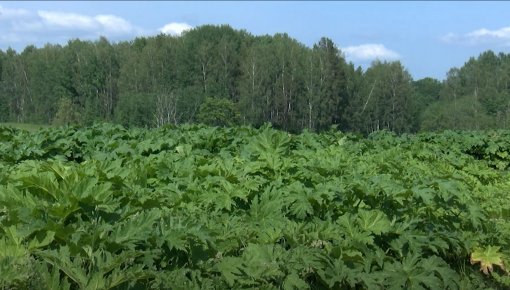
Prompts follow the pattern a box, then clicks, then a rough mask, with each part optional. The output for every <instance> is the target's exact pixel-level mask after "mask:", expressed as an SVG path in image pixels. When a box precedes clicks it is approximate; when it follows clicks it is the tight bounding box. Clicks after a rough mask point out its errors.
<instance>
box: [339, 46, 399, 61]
mask: <svg viewBox="0 0 510 290" xmlns="http://www.w3.org/2000/svg"><path fill="white" fill-rule="evenodd" d="M341 50H342V52H343V53H344V54H345V57H346V58H348V59H351V60H357V61H370V60H375V59H379V60H396V59H399V58H400V55H399V54H398V53H397V52H395V51H393V50H391V49H388V48H386V47H385V46H384V45H382V44H362V45H357V46H348V47H344V48H342V49H341Z"/></svg>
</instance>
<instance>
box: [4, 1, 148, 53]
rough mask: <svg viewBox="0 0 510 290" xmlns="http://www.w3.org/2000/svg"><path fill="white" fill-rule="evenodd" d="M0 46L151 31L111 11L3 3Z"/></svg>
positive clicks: (139, 33) (22, 45) (129, 35)
mask: <svg viewBox="0 0 510 290" xmlns="http://www.w3.org/2000/svg"><path fill="white" fill-rule="evenodd" d="M0 31H2V35H1V36H0V49H5V48H7V47H9V46H11V47H12V46H14V47H17V48H18V49H20V47H21V49H22V48H23V47H24V46H26V45H28V44H37V45H42V44H44V43H47V42H50V43H61V44H63V43H65V42H66V41H67V40H68V39H73V38H80V39H84V40H85V39H88V40H94V39H97V38H98V37H99V36H100V35H102V36H106V37H107V38H109V39H111V40H120V39H126V38H131V37H134V36H139V35H147V34H152V33H154V32H155V31H152V32H149V31H144V30H142V29H141V28H139V27H137V26H135V25H132V24H131V23H130V22H129V21H127V20H126V19H124V18H121V17H119V16H116V15H112V14H100V15H84V14H79V13H69V12H61V11H47V10H39V11H36V10H24V9H8V8H4V7H2V6H0Z"/></svg>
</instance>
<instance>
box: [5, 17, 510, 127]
mask: <svg viewBox="0 0 510 290" xmlns="http://www.w3.org/2000/svg"><path fill="white" fill-rule="evenodd" d="M424 57H426V56H424ZM445 73H446V72H445ZM509 100H510V54H505V53H500V54H495V53H494V52H492V51H487V52H484V53H482V54H481V55H480V56H479V57H477V58H471V59H469V60H468V61H467V62H466V63H465V64H464V65H463V66H462V67H460V68H452V69H451V70H450V71H449V72H448V73H447V77H446V79H445V80H444V81H439V80H435V79H432V78H424V79H421V80H413V79H412V77H411V75H410V74H409V72H408V71H407V69H406V68H405V66H404V64H402V63H400V62H398V61H396V62H380V61H376V62H374V63H373V64H372V65H371V66H370V67H368V68H367V69H366V70H365V71H363V70H362V69H361V68H359V67H358V68H356V67H355V66H354V65H353V64H352V63H348V62H347V61H346V60H345V58H344V57H343V54H342V51H341V50H339V49H338V47H337V46H336V45H335V43H333V41H332V40H331V39H328V38H326V37H323V38H321V39H320V40H318V42H317V43H316V44H314V45H313V46H312V47H306V46H305V45H303V44H302V43H299V42H298V41H297V40H295V39H293V38H291V37H290V36H289V35H287V34H275V35H274V36H268V35H265V36H254V35H251V34H250V33H248V32H246V31H239V30H234V29H232V28H231V27H229V26H227V25H223V26H212V25H204V26H201V27H197V28H195V29H192V30H190V31H188V32H185V33H184V34H183V35H182V36H179V37H172V36H166V35H158V36H153V37H138V38H136V39H134V40H132V41H129V42H127V41H124V42H119V43H111V42H109V41H108V40H107V39H106V38H104V37H102V38H100V39H98V40H97V41H82V40H79V39H74V40H70V41H69V42H68V43H67V44H66V45H64V46H61V45H52V44H47V45H45V46H44V47H41V48H36V47H34V46H27V47H26V48H25V49H24V50H23V51H21V52H19V53H18V52H16V51H14V50H12V49H8V50H7V51H1V50H0V122H20V123H37V124H57V125H60V124H68V123H70V124H78V125H91V124H93V123H94V122H104V121H106V122H114V123H118V124H122V125H123V126H135V127H149V128H153V127H160V126H164V125H166V124H172V125H179V124H185V123H205V124H211V125H229V124H241V125H253V126H255V127H258V126H260V125H262V124H264V123H266V122H269V123H272V124H273V126H274V127H275V128H278V129H283V130H286V131H289V132H293V133H297V132H301V131H302V130H304V129H307V130H309V131H313V132H321V131H324V130H328V129H329V128H330V127H331V126H332V125H335V126H337V128H339V129H341V130H342V131H352V132H359V133H363V134H365V135H368V134H370V133H372V132H375V131H378V130H383V129H385V130H391V131H394V132H397V133H403V132H422V131H440V130H444V129H453V130H480V129H485V128H488V129H496V128H498V129H509V128H510V115H509V114H510V101H509ZM223 105H225V106H226V107H225V110H223V108H219V106H223ZM209 109H211V110H214V111H211V114H207V110H209ZM222 110H223V111H222ZM201 111H202V113H200V112H201ZM215 117H218V118H220V119H218V120H216V119H214V118H215Z"/></svg>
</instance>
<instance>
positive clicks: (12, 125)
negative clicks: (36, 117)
mask: <svg viewBox="0 0 510 290" xmlns="http://www.w3.org/2000/svg"><path fill="white" fill-rule="evenodd" d="M0 127H8V128H15V129H20V130H26V131H30V132H32V131H37V130H40V129H44V128H49V127H50V126H49V125H41V124H27V123H0Z"/></svg>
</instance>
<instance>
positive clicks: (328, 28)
mask: <svg viewBox="0 0 510 290" xmlns="http://www.w3.org/2000/svg"><path fill="white" fill-rule="evenodd" d="M509 11H510V2H499V1H495V2H486V1H479V2H473V1H466V2H463V1H454V2H431V1H423V2H416V1H409V2H402V1H393V2H386V1H376V2H369V1H366V2H363V1H362V2H358V1H356V2H354V1H353V2H341V1H340V2H329V1H326V2H319V1H310V2H304V1H296V2H293V1H282V2H269V1H257V2H247V1H239V2H234V1H224V2H214V1H206V2H199V1H196V2H164V1H155V2H150V1H139V2H138V1H68V2H66V1H53V2H51V1H50V2H47V1H0V49H2V50H4V51H5V50H6V49H7V48H9V47H11V48H14V49H15V50H16V51H18V52H21V51H22V50H23V48H24V47H26V46H27V45H30V44H33V45H35V46H37V47H42V46H43V45H44V44H45V43H52V44H55V43H59V44H66V43H67V41H68V40H69V39H75V38H79V39H82V40H96V39H98V38H99V36H105V37H107V38H108V39H109V40H111V41H114V42H116V41H121V40H131V39H134V38H135V37H137V36H152V35H157V34H159V33H166V34H171V35H179V34H180V33H182V31H184V30H186V29H192V28H194V27H197V26H200V25H205V24H215V25H220V24H228V25H230V26H232V27H233V28H235V29H244V30H246V31H248V32H250V33H252V34H253V35H265V34H269V35H273V34H275V33H288V34H289V36H290V37H292V38H295V39H297V40H298V41H300V42H301V43H303V44H305V45H306V46H308V47H311V46H313V44H314V43H317V42H318V41H319V39H320V38H321V37H323V36H325V37H329V38H330V39H332V40H333V41H334V42H335V44H336V45H337V46H338V48H339V49H340V50H341V51H342V53H343V54H344V55H345V57H346V59H347V61H351V62H353V63H354V64H355V65H356V66H358V65H359V66H362V67H363V68H367V67H368V66H370V63H371V62H372V61H373V60H375V59H380V60H388V61H392V60H400V61H401V62H402V63H403V65H404V66H405V67H406V68H407V69H408V70H409V72H410V73H411V75H412V76H413V78H414V79H421V78H424V77H434V78H437V79H440V80H442V79H444V78H445V77H446V73H447V72H448V70H449V69H450V68H452V67H460V66H462V65H463V64H464V62H466V61H467V60H468V59H469V57H472V56H473V57H476V56H478V54H480V53H481V52H483V51H485V50H488V49H491V50H493V51H494V52H496V53H499V52H504V53H510V17H508V15H509Z"/></svg>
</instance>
